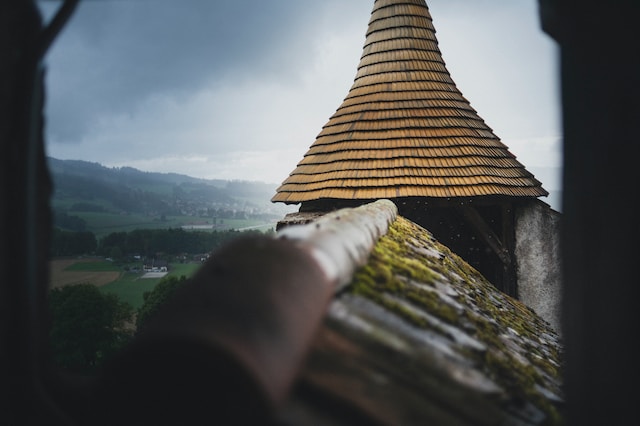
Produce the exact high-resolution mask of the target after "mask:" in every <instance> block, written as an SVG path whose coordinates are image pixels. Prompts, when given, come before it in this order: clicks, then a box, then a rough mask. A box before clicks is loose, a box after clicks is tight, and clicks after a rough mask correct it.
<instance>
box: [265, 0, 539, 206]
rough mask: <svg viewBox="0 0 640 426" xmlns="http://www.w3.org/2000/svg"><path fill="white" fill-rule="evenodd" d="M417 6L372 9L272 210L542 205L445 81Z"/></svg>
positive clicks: (407, 1) (393, 2) (403, 1)
mask: <svg viewBox="0 0 640 426" xmlns="http://www.w3.org/2000/svg"><path fill="white" fill-rule="evenodd" d="M435 33H436V31H435V29H434V27H433V23H432V19H431V15H430V13H429V9H428V7H427V4H426V2H425V1H424V0H376V1H375V4H374V7H373V11H372V13H371V19H370V21H369V28H368V30H367V34H366V40H365V43H364V49H363V53H362V57H361V60H360V64H359V66H358V72H357V75H356V77H355V81H354V83H353V85H352V87H351V89H350V91H349V93H348V95H347V97H346V98H345V99H344V101H343V103H342V104H341V105H340V107H339V108H338V109H337V110H336V112H335V114H333V115H332V116H331V118H330V119H329V121H328V122H327V124H325V125H324V127H323V128H322V130H321V132H320V133H319V134H318V136H317V138H316V140H315V142H314V143H313V144H312V145H311V147H310V148H309V150H308V151H307V153H306V154H305V155H304V158H303V159H302V160H301V161H300V162H299V163H298V165H297V167H296V168H295V170H293V172H291V174H290V175H289V177H288V178H287V179H285V181H284V182H283V183H282V185H281V186H280V187H279V188H278V189H277V192H276V195H275V196H274V197H273V198H272V201H273V202H284V203H288V204H296V203H300V202H304V201H310V200H317V199H321V198H338V199H378V198H397V197H471V196H482V195H503V196H513V197H539V196H546V195H548V192H547V191H546V190H544V189H543V188H542V186H541V183H540V182H539V181H538V180H536V179H535V178H534V176H533V175H532V174H531V173H530V172H528V171H527V170H526V169H525V167H524V166H523V165H522V164H521V163H520V162H518V161H517V160H516V158H515V156H514V155H513V154H512V153H511V152H510V151H509V150H508V148H507V147H506V146H505V145H504V144H503V143H502V142H501V141H500V139H499V138H498V137H497V136H496V135H495V134H494V133H493V131H492V130H491V128H489V126H487V124H486V123H485V122H484V120H483V119H482V118H480V116H479V115H478V114H477V112H476V111H475V110H474V109H473V108H472V107H471V105H470V103H469V101H468V100H467V99H465V98H464V96H463V95H462V93H461V92H460V90H459V89H458V88H457V87H456V85H455V83H454V81H453V80H452V79H451V76H450V75H449V72H448V70H447V68H446V66H445V62H444V60H443V58H442V55H441V52H440V50H439V48H438V41H437V39H436V36H435Z"/></svg>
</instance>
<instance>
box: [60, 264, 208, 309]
mask: <svg viewBox="0 0 640 426" xmlns="http://www.w3.org/2000/svg"><path fill="white" fill-rule="evenodd" d="M129 266H131V265H129ZM199 267H200V263H176V264H175V265H173V264H172V265H170V268H169V275H174V276H177V277H180V276H181V275H184V276H186V277H190V276H191V275H193V273H194V272H195V271H196V270H197V269H198V268H199ZM49 271H50V280H49V285H50V288H56V287H63V286H66V285H76V284H83V283H89V284H93V285H96V286H98V287H100V290H102V291H104V292H107V293H113V294H115V295H117V296H118V297H119V298H120V299H122V300H123V301H125V302H127V303H129V304H130V305H131V306H133V308H134V309H138V308H139V307H140V306H141V305H142V302H143V294H144V292H146V291H151V290H153V288H154V287H155V285H156V284H157V283H158V282H159V281H160V280H161V278H142V276H143V275H144V272H142V271H140V270H139V269H138V270H133V271H132V269H130V270H128V271H127V270H125V268H124V267H123V266H122V265H120V266H119V265H115V264H114V263H112V262H109V261H106V260H104V259H102V258H74V259H54V260H51V261H50V269H49Z"/></svg>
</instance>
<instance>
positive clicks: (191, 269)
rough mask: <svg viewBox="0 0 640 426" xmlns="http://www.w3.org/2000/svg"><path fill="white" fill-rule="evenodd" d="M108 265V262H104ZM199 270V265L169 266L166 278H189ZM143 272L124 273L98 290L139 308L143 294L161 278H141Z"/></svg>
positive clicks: (178, 264) (179, 264) (182, 264)
mask: <svg viewBox="0 0 640 426" xmlns="http://www.w3.org/2000/svg"><path fill="white" fill-rule="evenodd" d="M106 263H108V262H106ZM198 268H200V263H176V264H171V265H170V267H169V273H168V274H167V275H166V276H175V277H180V276H182V275H184V276H186V277H187V278H189V277H191V276H192V275H193V274H194V273H195V272H196V271H197V270H198ZM143 275H144V272H125V273H123V274H122V275H121V276H120V278H119V279H118V280H116V281H113V282H110V283H109V284H105V285H103V286H102V287H100V289H101V290H102V291H104V292H107V293H113V294H115V295H116V296H118V297H119V298H120V299H121V300H122V301H124V302H127V303H129V304H130V305H131V306H133V308H134V309H138V308H140V306H142V303H143V301H144V299H143V294H144V293H145V292H147V291H151V290H153V289H154V287H155V286H156V284H158V282H160V280H161V279H162V278H142V276H143Z"/></svg>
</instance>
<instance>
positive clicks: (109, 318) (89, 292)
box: [49, 284, 133, 373]
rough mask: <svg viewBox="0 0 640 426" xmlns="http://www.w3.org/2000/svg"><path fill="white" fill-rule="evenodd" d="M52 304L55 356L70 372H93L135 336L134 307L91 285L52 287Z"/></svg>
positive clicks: (52, 344) (50, 302) (52, 334)
mask: <svg viewBox="0 0 640 426" xmlns="http://www.w3.org/2000/svg"><path fill="white" fill-rule="evenodd" d="M49 306H50V309H51V312H52V314H53V323H52V328H51V333H50V337H51V348H52V351H53V357H54V359H55V360H56V362H57V363H58V365H60V366H61V367H63V368H65V369H67V370H69V371H72V372H77V373H87V372H91V371H94V370H95V369H96V368H97V367H99V366H100V365H102V363H103V362H104V361H105V360H106V359H107V358H109V357H110V356H111V355H113V354H114V353H116V352H117V351H118V350H120V349H121V348H122V347H124V345H125V344H126V343H127V342H128V341H129V340H130V339H131V337H132V335H133V330H132V327H131V322H132V320H133V307H131V305H129V304H128V303H125V302H122V301H121V300H120V299H119V298H118V297H117V296H116V295H114V294H106V293H103V292H101V291H100V289H99V288H97V287H96V286H94V285H92V284H78V285H73V286H67V287H62V288H54V289H52V290H51V291H50V292H49Z"/></svg>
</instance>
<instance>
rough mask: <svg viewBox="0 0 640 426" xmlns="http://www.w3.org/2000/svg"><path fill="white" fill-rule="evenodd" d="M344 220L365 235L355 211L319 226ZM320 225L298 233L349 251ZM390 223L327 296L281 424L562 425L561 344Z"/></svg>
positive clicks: (435, 249)
mask: <svg viewBox="0 0 640 426" xmlns="http://www.w3.org/2000/svg"><path fill="white" fill-rule="evenodd" d="M377 203H378V202H377ZM370 206H371V207H376V206H375V204H372V205H370ZM378 207H379V208H385V206H384V205H380V206H378ZM371 211H372V212H373V211H374V210H373V209H371ZM349 215H351V216H352V218H351V219H352V223H353V224H356V223H359V224H360V226H359V227H358V229H356V230H353V229H352V230H351V233H350V235H351V234H353V233H358V232H362V233H363V234H364V235H366V236H368V235H369V233H368V232H364V231H363V229H365V228H367V226H366V225H363V224H362V223H367V217H365V216H366V215H371V213H370V212H365V211H364V210H362V207H359V208H358V209H355V210H350V209H343V210H338V211H336V212H334V213H333V218H330V217H328V216H327V217H326V219H328V220H334V221H335V222H336V223H337V225H338V226H344V230H345V231H348V230H349V229H350V227H351V228H353V227H354V225H352V224H349V225H348V224H345V223H344V220H343V219H346V218H348V217H349ZM358 215H360V216H359V219H360V221H358V220H356V219H358ZM323 218H324V217H323ZM323 218H320V219H312V222H310V223H309V224H308V225H302V226H303V228H302V229H304V227H305V226H306V227H307V228H308V229H309V230H310V231H311V232H313V231H316V228H317V232H316V234H315V235H311V236H310V237H309V239H310V242H311V243H314V244H316V245H318V244H319V245H320V246H321V247H323V248H325V249H327V248H329V247H332V246H331V245H329V244H327V243H326V239H327V236H326V235H325V234H326V233H327V232H328V233H332V234H333V235H334V236H335V239H336V240H340V241H343V242H344V243H346V244H347V245H350V244H351V241H350V240H352V239H353V238H351V236H350V237H349V238H347V239H345V238H344V235H345V232H341V231H335V230H333V229H332V228H331V227H330V226H329V225H328V224H326V223H322V221H323V220H324V219H323ZM389 222H390V223H389V225H388V228H387V229H383V230H382V231H381V233H382V236H381V237H379V239H378V240H377V242H376V243H375V244H374V245H373V246H372V247H371V248H370V249H369V250H370V252H371V253H370V255H369V256H365V257H366V262H364V264H362V263H360V265H361V266H360V267H359V268H358V269H356V271H355V273H354V274H353V275H352V278H351V279H350V280H349V282H347V283H346V285H344V286H343V287H341V290H340V291H339V292H338V293H337V294H336V296H335V298H334V299H333V300H332V302H331V304H330V307H329V310H328V313H327V316H326V317H325V320H324V322H323V324H322V326H321V328H320V330H319V332H318V333H317V335H316V338H315V339H314V340H313V343H312V346H311V350H310V353H309V355H308V357H307V360H306V362H305V363H304V365H303V366H302V369H301V371H300V373H299V375H298V381H297V385H296V386H295V388H294V389H293V391H292V393H291V395H290V397H289V400H288V402H287V404H286V406H285V407H284V409H283V410H282V411H281V413H280V416H281V417H282V418H283V419H284V420H285V421H283V424H296V425H307V424H313V425H318V424H327V425H328V424H332V425H334V424H339V425H341V424H438V425H467V424H468V425H494V424H503V425H541V424H547V425H555V424H562V422H563V421H562V414H561V411H562V407H563V404H564V402H563V399H564V395H563V391H562V377H561V364H562V357H563V347H562V344H561V342H560V338H559V336H558V335H557V334H556V333H555V332H554V330H553V329H552V328H551V326H550V325H549V324H548V323H546V322H545V321H544V320H543V319H541V318H540V317H539V316H538V315H537V314H536V313H535V312H534V311H533V310H531V309H530V308H528V307H527V306H525V305H524V304H523V303H521V302H519V301H517V300H515V299H514V298H512V297H510V296H508V295H506V294H504V293H502V292H500V291H499V290H497V289H496V288H495V287H494V286H493V285H492V284H491V283H489V282H488V281H487V280H486V279H485V278H484V277H483V276H482V275H481V274H480V273H479V272H478V271H476V270H475V269H473V268H472V267H471V266H469V265H468V264H467V263H466V262H465V261H464V260H463V259H461V258H460V257H458V256H457V255H455V254H454V253H452V252H451V251H450V250H449V249H448V248H447V247H445V246H443V245H442V244H440V243H439V242H438V241H437V240H435V239H434V238H433V236H432V235H431V234H430V233H429V232H428V231H427V230H426V229H424V228H422V227H420V226H418V225H416V224H415V223H413V222H411V221H409V220H407V219H405V218H404V217H402V216H397V217H392V218H390V219H389ZM320 224H321V226H320ZM292 227H293V228H295V226H292ZM323 228H326V230H325V231H322V229H323ZM370 228H372V229H374V228H376V229H380V228H381V227H380V226H378V227H375V226H370ZM287 229H288V228H284V229H283V230H282V231H281V232H280V235H283V233H284V234H285V235H287V236H289V237H291V236H292V235H296V232H291V231H289V232H287ZM292 231H293V230H292ZM298 234H304V232H298ZM376 235H377V234H376ZM319 237H320V238H319ZM334 251H335V249H333V248H330V249H329V250H328V252H329V253H332V252H334ZM335 257H336V258H338V257H340V256H335ZM342 257H345V256H342ZM355 419H357V420H359V421H360V422H356V421H354V420H355ZM321 420H322V421H321Z"/></svg>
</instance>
